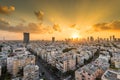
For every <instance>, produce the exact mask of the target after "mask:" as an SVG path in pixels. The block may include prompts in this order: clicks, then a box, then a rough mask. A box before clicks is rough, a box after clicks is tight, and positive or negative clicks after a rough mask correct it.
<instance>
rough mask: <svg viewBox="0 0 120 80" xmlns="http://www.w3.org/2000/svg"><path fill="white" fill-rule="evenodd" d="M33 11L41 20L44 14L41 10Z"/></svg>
mask: <svg viewBox="0 0 120 80" xmlns="http://www.w3.org/2000/svg"><path fill="white" fill-rule="evenodd" d="M34 13H35V15H36V17H37V18H38V19H39V20H41V21H42V20H43V16H44V12H43V11H35V12H34Z"/></svg>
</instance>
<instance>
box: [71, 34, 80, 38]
mask: <svg viewBox="0 0 120 80" xmlns="http://www.w3.org/2000/svg"><path fill="white" fill-rule="evenodd" d="M72 38H73V39H76V38H80V35H79V34H78V33H74V34H72Z"/></svg>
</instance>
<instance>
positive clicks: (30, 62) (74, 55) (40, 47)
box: [0, 33, 120, 80]
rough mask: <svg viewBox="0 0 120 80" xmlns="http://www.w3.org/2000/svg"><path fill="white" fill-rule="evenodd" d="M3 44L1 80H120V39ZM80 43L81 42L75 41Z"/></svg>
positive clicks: (0, 50) (26, 40) (0, 48)
mask: <svg viewBox="0 0 120 80" xmlns="http://www.w3.org/2000/svg"><path fill="white" fill-rule="evenodd" d="M23 36H24V37H23V41H5V40H1V41H0V80H120V53H119V52H120V39H119V38H115V36H114V35H113V36H110V38H107V39H102V38H98V39H96V40H94V38H93V37H90V38H87V39H86V40H84V41H82V40H80V41H79V40H78V39H74V40H73V39H71V40H70V39H68V40H63V41H56V40H55V37H52V38H51V41H45V40H41V41H38V40H36V41H30V33H23ZM75 40H77V41H75Z"/></svg>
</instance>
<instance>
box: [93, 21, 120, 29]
mask: <svg viewBox="0 0 120 80" xmlns="http://www.w3.org/2000/svg"><path fill="white" fill-rule="evenodd" d="M93 29H94V30H95V31H100V30H120V21H112V22H109V23H98V24H95V25H93Z"/></svg>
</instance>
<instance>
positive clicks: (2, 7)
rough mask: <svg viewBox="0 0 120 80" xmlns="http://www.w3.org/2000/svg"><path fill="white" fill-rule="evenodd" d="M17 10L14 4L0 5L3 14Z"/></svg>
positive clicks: (0, 11)
mask: <svg viewBox="0 0 120 80" xmlns="http://www.w3.org/2000/svg"><path fill="white" fill-rule="evenodd" d="M13 11H15V7H14V6H9V7H8V6H0V13H1V14H9V13H11V12H13Z"/></svg>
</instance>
